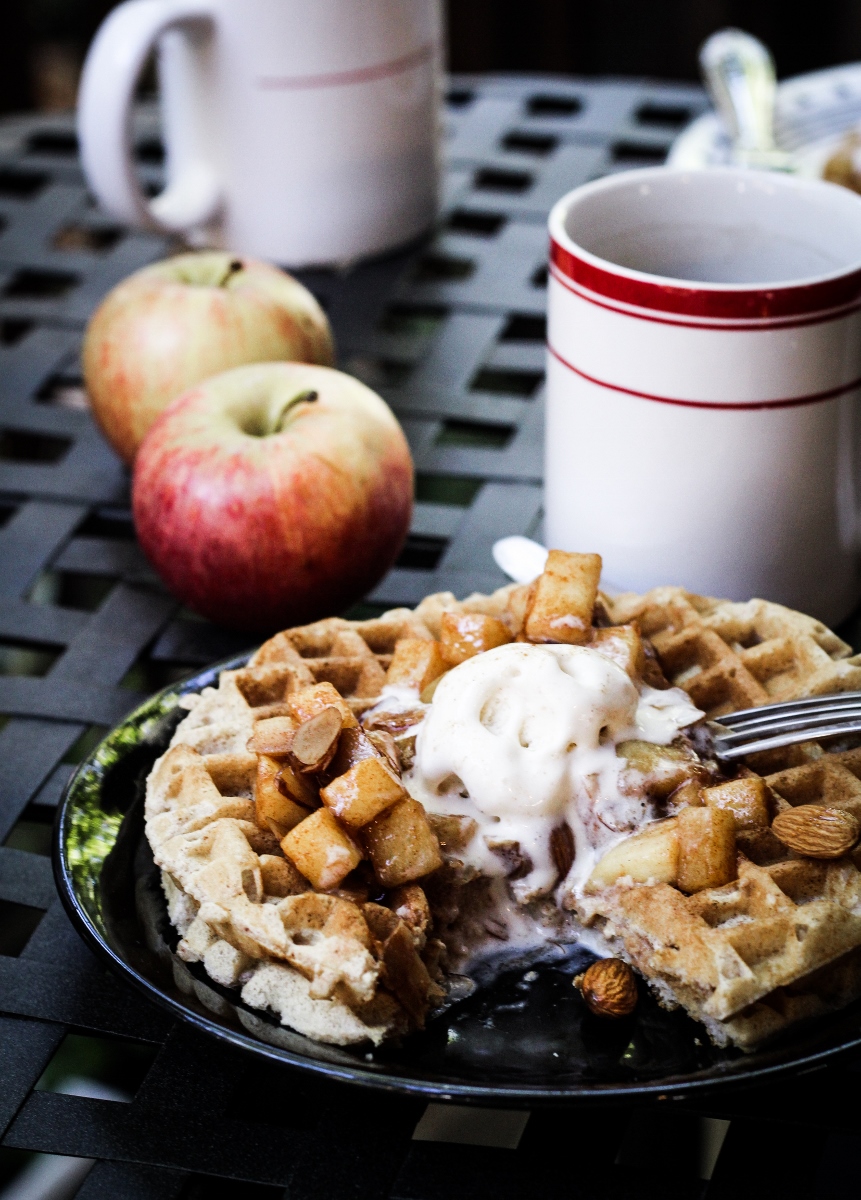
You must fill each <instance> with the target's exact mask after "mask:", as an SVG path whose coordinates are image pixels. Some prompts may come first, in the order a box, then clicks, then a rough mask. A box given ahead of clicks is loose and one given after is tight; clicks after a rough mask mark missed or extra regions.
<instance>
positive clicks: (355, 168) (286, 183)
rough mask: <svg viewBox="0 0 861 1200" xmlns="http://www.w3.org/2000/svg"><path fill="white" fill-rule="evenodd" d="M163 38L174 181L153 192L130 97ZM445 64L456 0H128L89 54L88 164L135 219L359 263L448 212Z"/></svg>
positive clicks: (93, 177)
mask: <svg viewBox="0 0 861 1200" xmlns="http://www.w3.org/2000/svg"><path fill="white" fill-rule="evenodd" d="M156 46H157V48H158V52H159V78H160V92H161V107H162V122H163V126H164V134H165V142H166V150H167V159H166V167H167V187H166V188H165V190H164V191H163V192H162V193H161V194H160V195H159V196H156V197H155V199H152V200H150V199H149V198H148V197H147V196H146V195H144V193H143V191H142V190H141V187H140V184H139V182H138V180H137V178H136V175H135V170H134V158H133V154H132V147H131V144H130V130H129V112H130V106H131V103H132V100H133V96H134V90H135V85H136V82H137V80H138V77H139V76H140V73H141V71H142V69H143V67H144V65H145V63H146V61H147V58H148V56H149V54H150V53H151V51H152V50H153V48H155V47H156ZM441 78H442V75H441V18H440V0H127V2H126V3H125V4H122V5H120V6H119V8H116V9H115V10H114V11H113V12H112V13H111V14H110V16H109V17H108V18H107V20H106V21H105V22H104V24H103V25H102V27H101V29H100V30H99V33H98V34H97V36H96V39H95V41H94V43H93V45H92V47H91V49H90V52H89V55H88V57H87V61H86V64H85V67H84V74H83V78H82V82H81V91H80V99H79V106H78V129H79V133H80V140H81V152H82V158H83V163H84V168H85V171H86V174H87V178H88V180H89V183H90V186H91V187H92V189H93V191H94V192H95V194H96V196H97V197H98V199H99V200H100V201H101V203H102V204H103V206H104V207H105V208H106V209H107V210H108V211H109V212H110V213H112V214H113V215H114V216H116V217H118V218H119V219H120V220H122V221H125V222H126V223H128V224H132V225H138V226H140V227H143V228H147V229H158V230H167V231H172V232H177V233H183V234H186V235H187V236H188V237H189V239H190V240H191V241H192V242H197V243H198V244H208V245H217V246H222V247H224V248H226V249H229V250H234V251H236V252H237V253H241V254H249V255H256V256H258V257H261V258H268V259H272V260H274V261H276V262H279V263H282V264H284V265H287V266H294V267H298V266H307V265H312V264H323V263H343V262H349V261H351V260H353V259H356V258H359V257H361V256H364V255H368V254H375V253H379V252H381V251H384V250H388V249H390V248H392V247H395V246H398V245H401V244H403V243H406V242H408V241H410V240H411V239H413V238H415V237H416V236H417V235H419V234H420V233H422V231H423V230H425V229H426V228H427V227H428V226H429V225H430V224H431V223H432V221H433V220H434V217H435V215H436V212H437V198H438V190H439V178H440V171H439V162H440V154H439V150H440V117H439V100H440V89H441Z"/></svg>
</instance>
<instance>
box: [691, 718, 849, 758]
mask: <svg viewBox="0 0 861 1200" xmlns="http://www.w3.org/2000/svg"><path fill="white" fill-rule="evenodd" d="M845 733H861V717H853V718H846V719H845V720H842V721H834V722H832V723H830V724H829V723H827V722H824V723H822V724H818V725H816V724H814V726H813V727H812V728H810V727H807V728H804V729H790V730H782V731H781V732H780V733H776V734H772V735H771V736H770V737H762V738H758V739H754V740H753V741H743V742H738V743H737V744H734V745H731V746H730V745H728V744H727V740H726V738H721V737H720V736H718V737H716V738H715V739H714V753H715V757H716V758H719V759H721V760H722V761H724V762H729V761H732V760H733V759H735V758H743V757H744V756H745V755H747V754H758V753H759V752H760V751H761V750H777V749H779V748H780V747H781V746H792V745H795V744H796V743H798V742H808V741H815V740H816V739H817V738H826V737H838V736H839V735H840V734H845ZM738 736H739V737H741V736H742V735H741V733H739V735H738Z"/></svg>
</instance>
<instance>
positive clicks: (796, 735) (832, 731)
mask: <svg viewBox="0 0 861 1200" xmlns="http://www.w3.org/2000/svg"><path fill="white" fill-rule="evenodd" d="M709 727H710V729H711V732H712V737H713V741H714V754H715V757H716V758H717V759H719V760H721V761H723V762H731V761H732V760H733V759H735V758H742V757H743V756H744V755H745V754H756V753H757V752H758V751H760V750H777V749H778V748H779V747H780V746H792V745H794V744H795V743H796V742H807V741H816V740H817V739H818V738H826V737H838V736H839V735H840V734H846V733H861V692H837V693H832V694H831V695H829V696H810V697H808V699H806V700H785V701H783V702H782V703H781V704H761V705H760V706H759V707H758V708H744V709H741V710H740V711H739V712H734V713H728V714H727V715H726V716H722V717H716V718H715V719H714V720H713V721H710V722H709Z"/></svg>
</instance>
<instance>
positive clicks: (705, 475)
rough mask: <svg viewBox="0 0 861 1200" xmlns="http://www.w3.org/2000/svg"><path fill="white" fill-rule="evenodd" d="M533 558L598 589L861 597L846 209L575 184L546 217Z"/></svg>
mask: <svg viewBox="0 0 861 1200" xmlns="http://www.w3.org/2000/svg"><path fill="white" fill-rule="evenodd" d="M550 239H551V246H550V281H549V311H548V381H547V407H548V412H547V448H546V505H545V511H546V541H547V544H548V545H551V546H558V547H560V548H562V549H569V550H591V551H599V552H600V553H601V554H602V555H603V558H604V571H605V576H606V579H607V580H608V581H610V582H612V584H613V585H615V586H617V587H622V588H626V589H628V588H630V589H635V590H645V589H647V588H650V587H653V586H655V585H657V584H664V583H669V584H680V585H682V586H684V587H687V588H689V589H691V590H692V591H697V592H702V593H705V594H708V595H714V596H727V597H730V598H732V599H739V600H741V599H748V598H749V597H751V596H761V597H764V598H766V599H770V600H776V601H779V602H781V603H784V604H787V605H790V606H792V607H795V608H800V609H802V610H804V611H805V612H809V613H812V614H814V615H816V616H818V617H820V618H821V619H822V620H824V621H828V622H831V623H834V622H837V621H839V620H840V619H841V618H843V617H845V616H846V615H848V613H849V612H850V611H851V610H852V608H853V607H854V606H855V604H856V603H857V601H858V599H859V597H861V571H859V550H861V510H859V502H858V496H859V494H861V489H859V486H858V485H859V478H861V458H860V457H859V455H861V429H859V395H861V315H859V309H861V198H859V197H858V196H856V195H854V194H853V193H851V192H849V191H846V190H844V189H841V188H838V187H836V186H834V185H832V184H827V183H819V182H816V181H809V180H802V179H797V178H794V177H791V176H782V175H775V174H766V173H764V172H758V171H756V172H754V171H744V170H735V169H726V170H711V171H701V172H686V171H674V170H667V169H664V168H655V169H649V170H640V171H628V172H625V173H623V174H619V175H614V176H610V177H608V178H605V179H601V180H598V181H596V182H594V183H589V184H586V185H585V186H584V187H581V188H578V189H577V190H576V191H574V192H571V193H570V194H569V195H567V196H565V197H564V198H563V199H562V200H560V201H559V203H558V204H557V205H556V206H555V207H554V209H553V211H552V213H551V215H550Z"/></svg>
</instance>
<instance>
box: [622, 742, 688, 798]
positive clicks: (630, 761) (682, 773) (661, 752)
mask: <svg viewBox="0 0 861 1200" xmlns="http://www.w3.org/2000/svg"><path fill="white" fill-rule="evenodd" d="M616 753H617V754H618V755H619V757H620V758H623V759H624V760H625V765H626V770H625V775H627V774H628V772H629V771H630V772H632V773H633V775H634V777H633V779H632V780H630V781H629V780H626V779H625V777H624V776H623V779H622V787H623V790H625V789H626V788H627V787H628V786H630V788H631V789H632V790H633V791H634V792H640V791H642V790H643V788H645V790H646V791H647V792H648V794H649V795H650V796H654V797H655V799H657V800H665V799H666V798H667V796H669V795H670V793H671V792H674V791H675V790H676V788H678V787H681V785H682V784H683V783H685V782H687V780H689V779H700V778H702V776H703V765H702V763H701V762H700V760H699V759H698V758H697V756H696V754H695V753H694V752H693V750H691V749H689V747H687V746H684V745H680V746H656V745H654V743H652V742H642V741H640V740H639V739H636V738H632V739H631V741H629V742H620V743H619V745H618V746H617V747H616Z"/></svg>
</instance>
